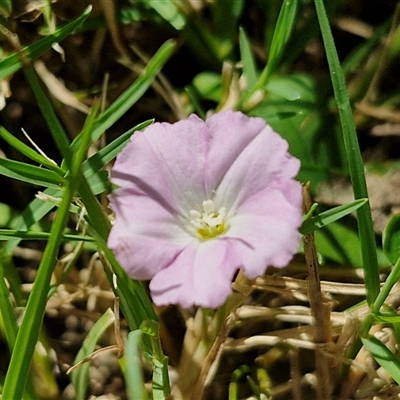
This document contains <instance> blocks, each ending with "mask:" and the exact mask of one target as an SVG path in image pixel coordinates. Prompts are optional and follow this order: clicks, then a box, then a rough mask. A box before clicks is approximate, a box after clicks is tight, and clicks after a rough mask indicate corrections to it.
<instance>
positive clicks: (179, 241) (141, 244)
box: [108, 110, 302, 308]
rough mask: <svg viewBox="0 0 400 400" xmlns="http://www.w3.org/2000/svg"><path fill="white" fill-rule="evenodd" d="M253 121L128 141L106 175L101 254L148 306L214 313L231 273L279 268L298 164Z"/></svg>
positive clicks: (235, 119) (139, 135)
mask: <svg viewBox="0 0 400 400" xmlns="http://www.w3.org/2000/svg"><path fill="white" fill-rule="evenodd" d="M287 150H288V144H287V142H286V141H285V140H284V139H282V138H281V137H280V136H279V135H278V134H277V133H275V132H274V131H273V130H272V129H271V127H270V126H268V125H266V124H265V122H264V120H262V119H261V118H251V117H248V116H246V115H244V114H242V113H240V112H233V111H230V110H228V111H224V112H220V113H217V114H215V115H213V116H211V117H210V118H208V119H207V120H206V121H203V120H201V119H200V118H199V117H197V116H196V115H191V116H190V117H189V118H188V119H186V120H182V121H179V122H176V123H174V124H169V123H155V124H153V125H151V126H150V127H148V128H146V130H145V131H144V132H136V133H135V134H134V135H133V137H132V139H131V141H130V143H129V144H128V145H127V146H126V147H125V149H124V150H123V151H122V152H121V153H120V154H119V155H118V157H117V160H116V162H115V165H114V167H113V169H112V172H111V177H112V182H113V183H114V184H116V185H117V186H118V188H117V189H116V190H115V191H114V192H113V193H112V195H111V196H110V202H111V208H112V209H113V210H114V213H115V224H114V226H113V228H112V229H111V233H110V236H109V239H108V246H109V247H110V248H111V249H112V250H113V251H114V252H115V255H116V257H117V259H118V260H119V262H120V263H121V265H122V266H123V267H124V269H125V270H126V271H127V272H128V274H129V275H130V276H131V277H132V278H134V279H139V280H151V282H150V291H151V294H152V298H153V301H154V303H155V304H158V305H161V304H180V305H181V306H183V307H185V308H187V307H190V306H192V305H199V306H203V307H209V308H216V307H218V306H220V305H221V304H223V303H224V301H225V300H226V299H227V297H228V296H229V294H230V293H231V282H232V279H233V277H234V275H235V274H236V272H237V271H238V270H239V269H242V270H243V272H244V274H245V276H246V277H247V278H249V279H254V278H256V277H257V276H260V275H262V274H263V273H264V272H265V270H266V268H267V266H275V267H284V266H286V265H287V264H288V263H289V261H290V260H291V258H292V257H293V254H294V253H295V252H296V250H297V248H298V243H299V233H298V227H299V226H300V224H301V201H302V200H301V185H300V184H299V183H298V182H297V181H295V180H294V177H295V176H296V174H297V172H298V170H299V167H300V162H299V160H297V159H296V158H294V157H292V156H291V155H290V154H289V153H288V152H287Z"/></svg>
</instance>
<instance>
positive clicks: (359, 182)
mask: <svg viewBox="0 0 400 400" xmlns="http://www.w3.org/2000/svg"><path fill="white" fill-rule="evenodd" d="M314 2H315V8H316V10H317V16H318V21H319V24H320V29H321V33H322V39H323V42H324V47H325V52H326V57H327V60H328V65H329V70H330V74H331V80H332V85H333V91H334V94H335V99H336V102H337V106H338V111H339V117H340V122H341V126H342V131H343V140H344V144H345V148H346V152H347V157H348V162H349V169H350V177H351V181H352V185H353V191H354V197H355V199H361V198H368V191H367V184H366V182H365V173H364V164H363V160H362V157H361V152H360V147H359V145H358V139H357V132H356V127H355V122H354V120H353V112H352V109H351V105H350V100H349V96H348V93H347V89H346V82H345V79H344V75H343V71H342V69H341V66H340V62H339V57H338V54H337V51H336V48H335V43H334V40H333V36H332V32H331V28H330V24H329V19H328V16H327V14H326V10H325V6H324V2H323V0H314ZM357 216H358V220H357V221H358V227H359V235H360V244H361V256H362V262H363V267H364V272H365V275H364V276H365V287H366V290H367V302H368V304H369V305H370V306H371V305H372V304H373V302H374V301H375V299H376V297H377V296H378V293H379V290H380V287H379V268H378V259H377V251H376V242H375V233H374V229H373V224H372V216H371V207H370V205H369V202H367V203H365V204H364V205H363V206H362V207H360V208H359V209H358V210H357Z"/></svg>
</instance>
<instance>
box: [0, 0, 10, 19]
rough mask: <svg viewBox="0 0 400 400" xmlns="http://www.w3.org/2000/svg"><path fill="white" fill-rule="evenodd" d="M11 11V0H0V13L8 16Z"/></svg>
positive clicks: (5, 16)
mask: <svg viewBox="0 0 400 400" xmlns="http://www.w3.org/2000/svg"><path fill="white" fill-rule="evenodd" d="M11 11H12V2H11V0H0V15H1V16H3V17H4V18H8V17H9V16H10V14H11Z"/></svg>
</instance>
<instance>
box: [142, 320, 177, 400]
mask: <svg viewBox="0 0 400 400" xmlns="http://www.w3.org/2000/svg"><path fill="white" fill-rule="evenodd" d="M140 329H141V330H142V331H143V333H144V334H145V335H144V336H143V340H142V343H141V344H140V348H141V350H142V352H143V355H144V356H145V358H146V359H147V361H148V362H149V363H150V365H152V367H153V399H154V400H165V399H166V398H167V397H168V395H169V392H170V387H169V378H168V358H167V357H166V356H165V355H164V354H163V352H162V348H161V342H160V325H159V323H158V322H156V321H154V320H147V321H143V323H142V324H141V325H140Z"/></svg>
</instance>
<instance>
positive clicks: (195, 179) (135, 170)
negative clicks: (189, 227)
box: [111, 115, 210, 214]
mask: <svg viewBox="0 0 400 400" xmlns="http://www.w3.org/2000/svg"><path fill="white" fill-rule="evenodd" d="M209 142H210V133H209V131H208V129H207V127H206V125H205V123H204V121H202V120H201V119H200V118H199V117H197V116H196V115H191V116H190V117H189V118H188V119H187V120H182V121H179V122H176V123H175V124H168V123H155V124H153V125H151V126H149V127H148V128H146V130H145V131H144V132H136V133H135V134H134V135H133V136H132V139H131V141H130V143H129V144H128V145H127V146H126V147H125V148H124V150H123V151H122V152H121V153H120V154H119V155H118V157H117V160H116V162H115V165H114V167H113V169H112V174H111V177H112V182H113V183H114V184H116V185H118V186H120V187H124V188H128V189H129V188H130V189H135V190H140V191H141V192H143V193H146V194H147V195H148V196H150V197H152V198H154V199H155V200H157V201H160V202H164V203H165V204H166V205H168V207H170V208H171V209H172V210H174V211H175V212H176V213H180V214H182V212H183V211H185V212H186V213H187V212H189V211H190V210H191V209H194V208H195V207H196V206H197V205H201V203H202V202H203V201H204V199H205V197H206V194H205V187H204V168H205V161H206V154H207V151H208V148H209V146H210V143H209Z"/></svg>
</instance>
